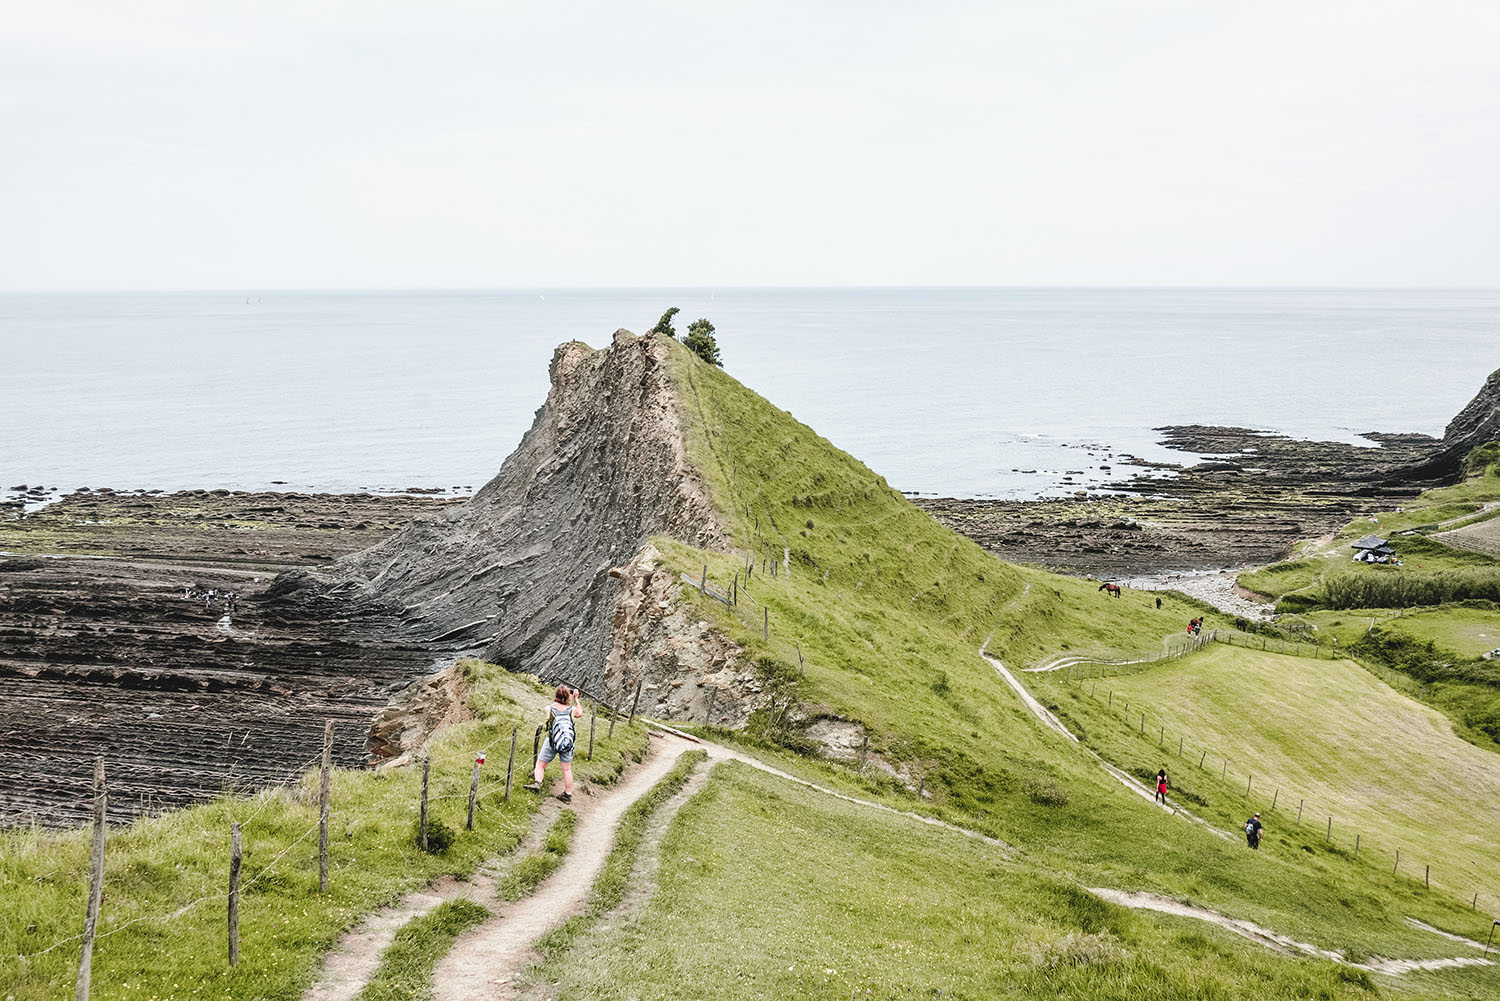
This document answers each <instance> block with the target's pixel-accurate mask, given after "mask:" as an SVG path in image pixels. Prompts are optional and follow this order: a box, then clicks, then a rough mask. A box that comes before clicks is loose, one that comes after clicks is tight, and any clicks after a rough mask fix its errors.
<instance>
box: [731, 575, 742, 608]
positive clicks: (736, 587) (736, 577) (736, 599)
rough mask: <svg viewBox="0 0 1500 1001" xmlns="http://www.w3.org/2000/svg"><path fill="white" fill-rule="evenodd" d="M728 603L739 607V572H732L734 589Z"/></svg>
mask: <svg viewBox="0 0 1500 1001" xmlns="http://www.w3.org/2000/svg"><path fill="white" fill-rule="evenodd" d="M730 603H731V604H733V605H735V606H736V607H738V606H739V603H740V572H739V571H738V570H736V571H735V572H734V589H733V590H732V591H731V592H730Z"/></svg>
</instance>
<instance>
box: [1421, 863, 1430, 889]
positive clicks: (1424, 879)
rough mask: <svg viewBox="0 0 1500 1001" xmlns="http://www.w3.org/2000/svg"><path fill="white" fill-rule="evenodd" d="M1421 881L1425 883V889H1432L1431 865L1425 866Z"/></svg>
mask: <svg viewBox="0 0 1500 1001" xmlns="http://www.w3.org/2000/svg"><path fill="white" fill-rule="evenodd" d="M1422 882H1424V883H1426V884H1427V889H1429V890H1430V889H1432V866H1430V865H1429V866H1428V867H1427V871H1426V873H1425V874H1424V875H1423V876H1422Z"/></svg>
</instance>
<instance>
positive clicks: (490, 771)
mask: <svg viewBox="0 0 1500 1001" xmlns="http://www.w3.org/2000/svg"><path fill="white" fill-rule="evenodd" d="M469 673H470V677H471V679H472V680H473V687H472V688H471V692H470V703H471V706H472V707H473V708H474V709H475V711H476V714H477V716H478V718H477V719H475V720H473V721H470V722H467V723H463V724H459V725H457V726H454V727H451V728H448V729H446V730H445V731H443V733H442V734H441V735H440V736H439V737H438V738H436V739H435V740H434V741H433V742H432V744H431V753H432V761H433V769H432V776H433V777H432V784H431V789H430V795H431V797H432V799H433V801H432V803H431V816H433V817H434V818H435V819H437V820H440V821H442V822H444V823H446V824H448V825H449V826H451V827H453V828H455V829H457V830H458V831H459V836H458V839H457V841H456V842H455V844H454V846H453V847H452V848H451V849H449V851H448V852H447V853H446V854H445V855H442V856H432V855H427V854H425V853H423V852H421V851H419V850H418V849H417V848H416V846H415V844H414V842H413V838H412V831H413V823H414V819H415V817H416V811H417V800H418V796H417V789H418V785H419V781H420V776H419V774H418V773H417V770H416V769H413V768H402V769H393V770H387V771H382V772H371V771H343V770H336V771H335V772H334V775H333V783H332V787H333V792H332V803H333V818H332V822H331V824H330V832H329V833H330V839H329V840H330V842H331V852H330V854H331V863H332V866H331V870H332V871H331V876H330V880H329V882H330V892H329V893H328V894H327V895H320V894H319V893H318V892H317V861H316V860H317V836H316V831H315V829H314V830H313V831H312V833H311V834H310V835H309V828H310V826H311V825H314V824H315V823H316V821H317V815H318V806H317V795H316V782H315V777H313V776H309V777H308V778H306V779H305V780H304V781H303V782H302V783H301V784H300V785H299V786H297V787H296V788H295V789H294V790H271V791H267V792H264V793H261V794H259V795H258V796H256V797H252V798H225V799H223V800H220V801H218V802H215V803H211V804H207V805H204V806H200V807H194V808H192V809H187V810H178V811H173V812H170V813H166V814H163V815H161V816H159V817H154V818H145V819H142V820H139V821H137V822H135V823H134V824H132V825H130V826H129V827H128V828H125V829H123V830H116V831H112V832H111V833H110V836H109V839H108V842H107V845H106V860H105V865H106V868H105V898H104V906H103V910H102V917H101V920H100V934H101V936H102V935H106V934H107V935H108V936H109V937H107V938H103V937H102V938H100V940H99V941H98V943H97V945H96V946H95V951H94V962H93V970H94V990H93V995H92V996H93V997H94V998H95V999H106V1001H107V999H112V998H149V997H151V996H153V995H155V996H158V997H174V996H183V995H192V996H195V997H204V998H241V997H255V998H278V999H291V998H296V997H298V996H299V995H300V993H301V990H302V988H303V987H304V986H305V985H306V983H307V982H308V980H309V978H310V977H311V975H312V972H313V969H314V966H315V964H316V962H317V960H318V957H319V956H320V955H321V954H322V953H323V952H324V951H325V950H326V949H327V948H328V947H329V946H330V945H332V943H333V942H334V940H335V939H336V938H337V937H338V935H339V934H340V933H341V932H342V930H343V929H345V928H347V927H349V926H350V925H352V924H353V923H355V922H356V921H357V920H358V918H359V917H360V916H361V915H363V914H365V913H367V912H369V911H370V910H372V909H374V908H376V907H378V906H380V905H382V904H384V903H387V902H389V901H391V900H394V899H396V898H398V897H400V896H401V895H402V894H404V893H405V892H407V891H409V890H412V889H415V888H417V887H419V886H421V885H422V884H424V883H426V882H427V881H428V880H430V879H431V878H433V877H434V876H437V875H439V874H442V873H456V874H464V873H468V872H470V871H472V870H473V869H474V867H475V866H476V865H477V864H478V863H479V862H480V861H481V860H483V859H485V858H488V857H491V856H493V855H495V854H498V853H501V852H505V851H508V850H510V849H512V848H513V847H514V846H515V845H516V843H517V842H518V841H519V839H520V837H521V835H522V833H523V832H524V830H525V829H526V827H527V826H528V824H529V822H530V814H531V813H532V811H534V810H535V808H536V806H535V804H536V800H535V798H534V797H531V796H526V795H521V796H515V795H512V798H511V802H510V804H509V805H508V806H507V805H504V804H502V803H501V802H500V795H499V792H500V789H501V787H503V782H504V778H505V771H504V769H505V764H504V762H505V753H504V752H503V751H502V748H507V749H508V745H509V739H510V732H511V727H512V726H519V727H520V728H521V736H522V738H523V739H522V741H521V745H524V744H525V740H524V737H525V735H526V733H527V731H529V730H530V728H531V725H532V724H534V723H535V721H536V720H537V719H539V718H540V717H541V715H542V712H543V706H544V705H545V704H546V703H547V702H548V701H549V698H548V695H547V694H545V693H543V692H542V691H541V690H540V689H537V688H535V687H534V686H530V685H527V684H526V683H524V682H523V681H521V680H520V679H517V678H514V677H513V676H511V675H508V674H506V673H505V672H504V671H502V670H500V669H499V668H495V667H492V666H490V665H479V664H474V665H472V666H471V668H470V672H469ZM644 742H645V735H644V732H643V730H642V728H641V727H640V726H639V725H635V726H631V727H617V728H616V731H615V738H614V740H613V741H612V742H607V741H601V746H600V747H599V748H598V749H597V750H596V753H595V759H594V761H593V762H584V761H582V760H581V759H580V761H579V762H578V764H577V765H576V766H575V767H577V769H578V771H579V774H580V775H583V776H589V777H592V778H594V779H595V780H600V781H607V780H610V779H611V778H612V777H613V776H614V775H616V774H618V772H619V771H620V770H621V769H622V768H623V767H624V764H625V762H626V760H628V759H630V758H634V757H636V756H638V755H639V754H640V753H641V752H642V750H643V748H644ZM481 748H488V749H489V751H490V757H489V762H490V763H489V765H488V766H487V773H486V775H485V779H484V781H485V783H486V785H487V787H488V788H486V790H485V792H486V795H485V798H484V800H483V804H484V807H483V809H482V810H481V811H480V813H479V817H478V819H477V821H476V827H475V831H474V832H473V833H472V834H469V833H466V832H464V831H463V830H462V828H463V822H464V812H465V810H466V800H467V793H468V782H469V764H470V762H471V761H472V755H473V753H474V751H475V750H478V749H481ZM528 752H529V747H524V746H520V745H518V748H517V767H518V769H520V770H521V777H520V778H518V779H517V784H518V785H519V783H520V782H521V781H524V769H525V767H526V765H527V764H528V763H529V760H530V759H529V758H528V757H527V753H528ZM497 764H498V766H499V771H498V773H497V772H496V770H495V769H496V765H497ZM231 819H240V820H242V821H243V822H244V875H243V877H242V878H243V881H244V882H243V883H242V885H243V886H244V891H243V897H242V900H241V904H240V941H241V955H240V963H239V965H238V966H237V967H235V968H234V969H233V970H230V969H228V968H227V967H226V965H225V962H224V923H225V903H224V900H223V899H222V898H219V899H211V900H207V901H205V902H203V903H200V904H198V905H197V906H196V907H194V908H193V909H192V910H190V911H188V912H187V913H185V914H183V915H182V916H180V917H177V918H175V919H174V920H171V921H164V922H163V921H156V920H146V921H143V922H141V923H138V924H130V925H129V927H126V925H127V924H128V923H129V922H131V921H132V920H133V919H135V918H137V917H140V916H145V915H163V914H168V913H170V912H172V911H174V910H175V909H177V908H179V907H181V906H182V905H183V904H185V903H187V902H189V901H191V900H193V899H195V898H198V897H203V896H210V897H212V896H215V895H218V894H222V893H223V889H224V885H225V881H226V879H227V875H226V874H227V870H228V849H227V846H228V844H229V833H228V832H229V822H230V820H231ZM88 853H89V839H88V834H87V832H86V831H81V830H79V831H70V832H46V831H44V832H38V833H34V832H27V831H13V832H6V833H3V834H0V898H3V901H4V906H3V907H0V989H3V992H0V997H6V998H10V997H14V999H15V1001H31V999H40V998H62V997H70V996H72V993H73V977H74V973H75V972H76V968H77V963H78V947H77V944H76V943H69V944H67V945H64V946H62V947H60V948H58V949H55V950H53V951H52V952H49V953H46V954H45V955H42V956H38V957H36V958H34V959H30V960H18V959H16V958H15V957H16V954H19V953H27V954H29V953H34V952H36V951H38V950H40V949H44V948H46V947H47V946H49V945H51V944H52V943H54V942H56V941H58V940H61V939H64V938H67V937H68V936H71V935H76V934H78V933H79V932H80V931H81V930H82V925H83V913H84V899H85V896H86V893H87V887H88ZM283 853H284V854H283ZM273 862H274V863H275V865H274V867H272V868H269V869H268V870H267V867H268V866H271V865H272V863H273ZM262 871H266V875H265V876H264V877H262V878H260V879H258V880H256V881H255V882H253V883H252V882H251V880H252V878H253V877H255V876H256V875H257V874H259V873H261V872H262ZM115 929H122V930H121V931H119V932H118V933H117V934H110V933H112V932H114V931H115Z"/></svg>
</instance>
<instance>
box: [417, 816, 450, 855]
mask: <svg viewBox="0 0 1500 1001" xmlns="http://www.w3.org/2000/svg"><path fill="white" fill-rule="evenodd" d="M457 839H458V832H456V831H455V830H453V828H451V827H449V826H448V825H447V824H445V823H443V822H442V821H441V820H438V819H436V818H435V817H428V818H427V854H429V855H441V854H443V852H445V851H447V850H448V849H449V848H451V847H453V842H454V841H456V840H457ZM411 840H412V844H414V845H416V846H417V847H418V848H420V847H422V821H421V819H420V818H419V819H418V820H417V821H416V822H415V823H413V824H412V827H411Z"/></svg>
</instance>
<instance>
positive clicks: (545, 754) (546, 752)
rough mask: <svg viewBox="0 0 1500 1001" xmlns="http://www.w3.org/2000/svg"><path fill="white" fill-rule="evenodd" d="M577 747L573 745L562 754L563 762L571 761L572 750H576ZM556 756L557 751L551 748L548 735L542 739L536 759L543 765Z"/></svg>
mask: <svg viewBox="0 0 1500 1001" xmlns="http://www.w3.org/2000/svg"><path fill="white" fill-rule="evenodd" d="M577 749H578V748H577V745H574V746H573V747H572V748H571V749H569V751H568V753H566V754H564V755H562V762H563V764H565V765H568V764H572V763H573V751H576V750H577ZM557 756H558V754H557V752H556V751H554V750H553V749H552V738H551V737H548V738H547V739H546V740H544V741H542V750H541V753H540V754H539V755H537V760H538V761H540V762H541V763H542V764H544V765H545V764H546V763H547V762H549V761H551V760H552V759H553V758H555V757H557Z"/></svg>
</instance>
